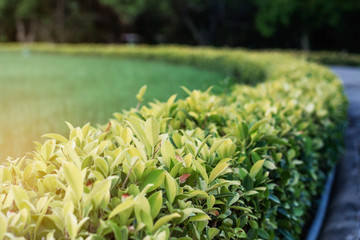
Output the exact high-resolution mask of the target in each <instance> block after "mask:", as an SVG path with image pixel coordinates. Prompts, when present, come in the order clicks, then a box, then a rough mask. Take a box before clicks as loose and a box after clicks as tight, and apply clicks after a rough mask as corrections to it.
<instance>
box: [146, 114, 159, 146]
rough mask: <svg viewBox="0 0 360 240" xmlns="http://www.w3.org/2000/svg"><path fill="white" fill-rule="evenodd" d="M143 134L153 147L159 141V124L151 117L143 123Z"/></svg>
mask: <svg viewBox="0 0 360 240" xmlns="http://www.w3.org/2000/svg"><path fill="white" fill-rule="evenodd" d="M145 134H146V138H147V139H148V141H149V143H150V145H151V146H152V147H154V146H155V145H156V143H157V141H158V139H159V134H160V125H159V122H158V121H157V120H156V119H155V118H153V117H151V118H149V119H148V120H146V122H145Z"/></svg>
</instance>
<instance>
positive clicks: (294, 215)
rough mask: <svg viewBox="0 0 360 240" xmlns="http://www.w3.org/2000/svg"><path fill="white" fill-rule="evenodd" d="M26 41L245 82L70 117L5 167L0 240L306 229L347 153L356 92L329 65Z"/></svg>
mask: <svg viewBox="0 0 360 240" xmlns="http://www.w3.org/2000/svg"><path fill="white" fill-rule="evenodd" d="M0 48H1V47H0ZM18 49H19V47H18V46H16V45H14V46H12V47H11V46H9V45H8V46H6V50H18ZM30 49H31V50H33V51H43V52H58V53H73V54H107V55H116V56H120V57H128V58H129V57H134V58H145V59H156V60H164V61H171V62H174V63H183V64H191V65H194V66H198V67H204V68H211V69H216V70H218V71H223V72H226V73H228V74H231V76H232V77H233V78H234V79H235V80H236V82H238V83H237V84H234V85H233V87H232V91H231V93H229V94H227V95H222V96H219V95H213V94H211V93H210V89H209V90H208V91H206V92H200V91H192V92H190V91H188V90H187V89H184V90H185V91H187V92H188V94H189V96H188V97H187V98H185V99H178V100H176V96H175V95H174V96H172V97H170V98H169V100H168V101H166V102H154V103H149V105H141V102H142V97H143V94H144V93H145V90H146V88H142V89H141V90H140V92H139V94H138V95H137V96H136V97H137V99H138V100H139V103H140V104H139V106H138V107H137V108H133V109H130V110H129V111H123V112H122V113H116V114H114V117H115V119H112V120H110V121H109V123H108V124H107V125H105V126H103V127H99V128H95V127H92V126H90V125H89V124H86V125H85V126H83V127H73V126H72V125H71V124H69V123H68V126H69V130H70V133H69V135H68V136H66V137H65V136H61V135H58V134H53V133H50V134H46V135H44V137H46V138H47V139H48V140H46V141H45V142H44V143H43V144H37V146H36V150H35V151H34V152H33V154H32V157H24V158H20V159H14V160H9V161H8V162H7V163H6V165H5V166H1V167H0V184H1V185H0V208H1V212H0V239H1V238H3V237H4V236H5V238H6V239H13V238H16V237H19V238H23V239H24V238H25V239H40V238H46V239H55V238H56V239H58V238H59V239H64V238H65V239H128V238H131V239H176V238H179V239H241V238H244V239H299V238H300V237H301V236H302V235H301V234H302V231H303V228H304V226H306V225H307V224H308V223H309V221H310V220H311V211H312V210H313V208H314V205H313V203H314V200H315V199H316V198H317V197H318V195H319V193H320V192H321V190H322V187H323V183H324V180H325V179H326V175H327V173H328V172H329V171H330V169H331V168H332V167H333V166H334V164H335V163H336V161H337V159H338V158H339V157H340V154H341V146H342V137H343V130H344V126H345V123H346V107H347V101H346V98H345V97H344V94H343V89H342V85H341V83H340V81H339V80H338V79H337V78H336V77H335V75H334V74H332V73H331V72H330V70H328V69H327V68H325V67H322V66H319V65H317V64H313V63H309V62H306V61H303V60H299V59H296V58H293V57H291V56H289V55H283V54H278V53H259V52H248V51H244V50H233V51H232V50H217V49H211V48H189V47H176V46H168V47H165V46H164V47H119V46H101V45H80V46H72V45H61V46H56V47H55V46H50V45H33V46H30ZM104 77H106V76H104ZM242 83H247V85H245V84H242ZM249 84H251V85H253V86H251V85H249ZM19 137H20V136H19Z"/></svg>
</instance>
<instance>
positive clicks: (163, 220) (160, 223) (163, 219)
mask: <svg viewBox="0 0 360 240" xmlns="http://www.w3.org/2000/svg"><path fill="white" fill-rule="evenodd" d="M179 217H181V215H180V214H178V213H173V214H170V215H166V216H163V217H161V218H159V220H157V221H156V223H155V225H154V228H153V232H155V231H156V230H158V229H159V228H160V227H161V226H163V225H165V224H167V223H168V222H170V221H171V220H173V219H174V218H179Z"/></svg>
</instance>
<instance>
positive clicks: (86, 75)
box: [0, 52, 225, 162]
mask: <svg viewBox="0 0 360 240" xmlns="http://www.w3.org/2000/svg"><path fill="white" fill-rule="evenodd" d="M224 78H225V76H223V75H221V74H219V73H215V72H211V71H205V70H201V69H196V68H193V67H188V66H179V65H174V64H168V63H163V62H154V61H152V62H150V61H141V60H128V59H119V58H115V57H101V56H75V55H50V54H40V53H31V54H29V55H27V54H26V55H24V54H22V53H20V52H12V53H10V52H0V90H1V91H0V112H1V117H0V162H1V161H2V160H3V159H5V158H6V156H12V157H16V156H21V155H23V154H25V153H26V152H28V151H31V150H32V149H33V143H32V142H33V141H38V140H40V136H41V135H42V134H44V133H47V132H57V133H61V134H66V133H67V132H66V131H67V127H66V125H65V123H64V121H69V122H71V123H73V125H83V124H85V123H86V122H91V123H92V124H97V123H101V124H104V123H106V121H107V120H108V119H109V118H111V117H112V113H114V112H119V111H121V110H122V109H128V108H130V107H134V106H136V98H135V95H136V93H137V91H138V89H139V88H140V87H141V86H142V85H145V84H146V85H148V90H147V93H146V96H145V99H146V101H149V100H153V99H159V100H165V99H167V98H168V97H169V96H171V95H172V94H174V93H177V94H178V96H179V97H184V96H185V93H184V92H183V90H182V89H181V88H180V86H181V85H183V86H186V87H187V88H189V89H202V90H204V89H206V88H208V87H209V86H211V85H216V84H219V82H221V81H222V80H224Z"/></svg>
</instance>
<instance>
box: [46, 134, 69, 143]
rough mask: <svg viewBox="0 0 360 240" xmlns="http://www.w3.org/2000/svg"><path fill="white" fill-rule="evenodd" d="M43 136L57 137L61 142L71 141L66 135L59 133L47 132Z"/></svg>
mask: <svg viewBox="0 0 360 240" xmlns="http://www.w3.org/2000/svg"><path fill="white" fill-rule="evenodd" d="M41 137H42V138H50V139H55V140H56V141H58V142H61V143H67V142H68V141H69V140H68V139H67V138H66V137H64V136H61V135H60V134H57V133H47V134H44V135H42V136H41Z"/></svg>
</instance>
